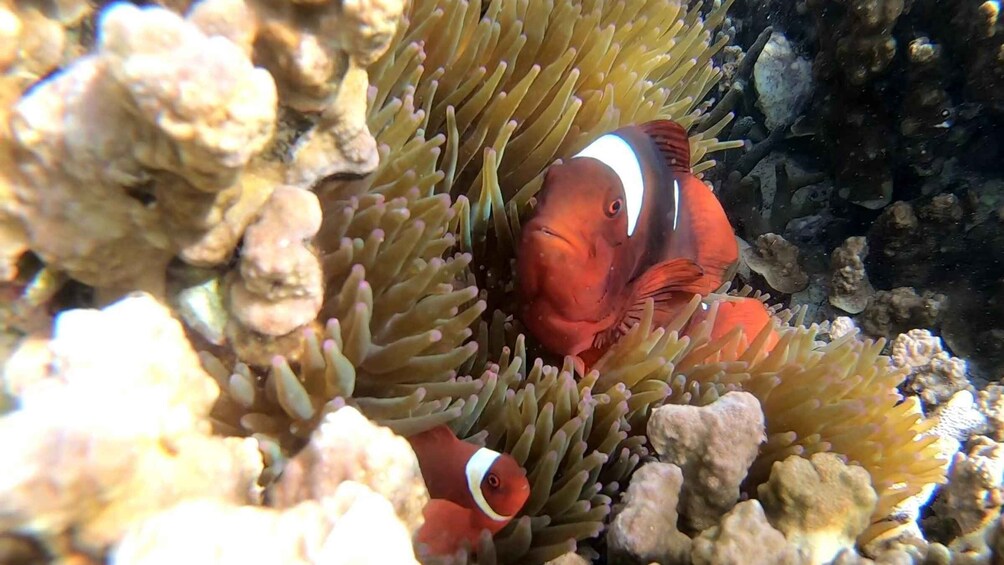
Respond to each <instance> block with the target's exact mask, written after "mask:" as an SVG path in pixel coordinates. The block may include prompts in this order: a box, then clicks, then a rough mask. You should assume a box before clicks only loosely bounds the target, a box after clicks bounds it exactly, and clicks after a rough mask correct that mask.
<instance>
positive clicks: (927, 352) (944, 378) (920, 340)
mask: <svg viewBox="0 0 1004 565" xmlns="http://www.w3.org/2000/svg"><path fill="white" fill-rule="evenodd" d="M890 362H891V363H892V365H893V366H895V367H900V368H903V369H907V370H908V371H909V373H908V374H907V377H906V382H905V386H906V390H908V391H909V392H912V393H913V394H916V395H918V396H920V398H921V400H923V401H924V405H925V406H926V407H931V406H937V405H939V404H941V403H942V402H946V401H947V400H948V399H949V398H951V397H952V396H953V395H954V394H955V393H956V392H958V391H960V390H964V389H968V390H970V391H972V390H973V386H972V385H971V384H969V380H968V378H967V375H966V361H965V360H964V359H959V358H957V357H952V355H951V354H950V353H948V352H947V351H945V350H944V348H943V347H942V344H941V339H940V338H938V337H937V336H934V335H932V334H931V332H930V331H929V330H910V331H909V332H907V333H904V334H899V335H898V336H897V337H896V339H895V340H893V342H892V354H891V355H890Z"/></svg>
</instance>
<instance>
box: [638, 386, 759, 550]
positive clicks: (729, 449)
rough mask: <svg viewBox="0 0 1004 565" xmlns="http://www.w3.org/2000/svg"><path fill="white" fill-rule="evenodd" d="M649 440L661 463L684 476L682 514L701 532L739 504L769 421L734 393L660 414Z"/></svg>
mask: <svg viewBox="0 0 1004 565" xmlns="http://www.w3.org/2000/svg"><path fill="white" fill-rule="evenodd" d="M648 438H649V441H650V442H651V443H652V447H653V448H654V449H655V451H656V453H658V454H659V459H660V460H661V461H662V462H664V463H672V464H674V465H677V466H679V467H680V468H681V469H682V470H683V477H684V483H683V491H682V492H681V495H680V505H679V507H680V514H681V515H682V516H683V519H684V523H685V524H686V525H687V527H688V528H690V529H692V530H695V531H700V530H704V529H706V528H709V527H711V526H713V525H715V524H717V523H718V520H719V519H720V518H721V517H722V515H723V514H725V513H726V512H728V511H729V510H730V509H731V508H732V506H733V505H734V504H735V503H736V501H737V500H739V486H740V484H742V482H743V479H745V478H746V472H747V470H748V469H749V466H750V464H752V463H753V460H754V459H756V456H757V454H758V451H759V448H760V444H761V443H762V442H763V441H764V440H765V439H766V437H765V434H764V415H763V412H761V411H760V403H759V402H758V401H757V399H756V397H755V396H753V395H752V394H749V393H746V392H729V393H726V394H725V395H724V396H722V397H721V398H719V399H718V400H716V401H714V402H712V403H711V404H709V405H707V406H703V407H696V406H673V405H667V406H663V407H661V408H657V409H655V410H654V411H653V412H652V416H651V418H650V419H649V421H648Z"/></svg>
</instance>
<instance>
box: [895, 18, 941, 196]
mask: <svg viewBox="0 0 1004 565" xmlns="http://www.w3.org/2000/svg"><path fill="white" fill-rule="evenodd" d="M907 58H908V61H909V62H908V66H907V79H906V80H907V84H908V87H907V90H906V92H907V94H906V98H905V100H904V101H903V109H902V117H901V118H900V120H899V133H900V135H902V136H903V153H904V155H903V156H902V159H903V160H904V161H906V162H907V163H908V164H909V166H910V167H911V169H912V170H913V171H914V172H915V173H916V174H918V175H920V176H930V175H935V174H938V173H940V172H941V171H942V169H943V167H944V161H945V156H944V154H945V153H946V149H945V147H946V144H945V143H943V142H944V140H945V139H944V138H945V137H946V134H947V133H948V131H949V128H950V127H951V126H952V121H953V113H954V112H953V108H952V100H951V98H950V96H949V94H948V92H947V91H946V90H945V87H946V86H947V78H946V77H947V76H948V72H947V71H948V69H947V64H946V62H945V57H944V49H943V48H942V46H941V45H938V44H937V43H934V42H932V41H931V39H930V38H928V37H918V38H916V39H914V40H913V41H911V42H910V45H909V48H908V49H907ZM949 147H950V145H949Z"/></svg>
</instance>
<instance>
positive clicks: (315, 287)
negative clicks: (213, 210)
mask: <svg viewBox="0 0 1004 565" xmlns="http://www.w3.org/2000/svg"><path fill="white" fill-rule="evenodd" d="M320 227H321V207H320V204H319V203H318V201H317V197H316V196H315V195H314V194H313V193H312V192H308V191H306V190H303V189H300V188H295V187H292V186H279V187H276V188H275V190H273V191H272V195H271V196H270V197H269V199H268V201H266V202H265V204H264V205H263V206H262V208H261V210H259V213H258V217H257V219H255V221H254V222H253V223H252V224H251V225H250V226H248V228H247V230H246V231H245V232H244V242H243V245H242V248H241V254H240V271H239V277H237V278H235V280H234V281H233V284H232V285H231V286H230V308H229V310H230V311H231V312H233V313H234V321H235V322H238V324H239V325H238V324H234V326H232V327H231V329H230V332H232V333H238V332H242V331H243V332H251V333H256V334H264V335H266V336H271V337H279V336H283V335H286V334H289V333H291V332H293V331H294V330H296V329H297V328H299V327H302V326H305V325H307V324H308V323H310V322H312V321H313V320H314V318H316V317H317V314H318V312H319V311H320V309H321V301H322V299H323V296H324V287H323V284H322V279H323V275H322V273H321V264H320V261H319V260H318V257H317V255H316V253H315V252H314V250H313V249H312V248H311V246H310V245H309V241H310V239H311V238H312V237H313V236H314V234H316V233H317V230H318V229H320ZM245 341H247V339H246V338H244V339H241V338H233V337H232V338H231V342H232V343H235V344H240V343H243V342H245ZM242 353H243V355H242ZM238 355H239V356H240V357H241V358H243V359H245V360H247V361H248V362H251V363H254V364H258V365H261V364H264V363H267V362H268V359H267V358H265V359H256V358H254V357H252V355H251V352H248V351H246V350H245V351H238Z"/></svg>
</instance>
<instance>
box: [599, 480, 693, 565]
mask: <svg viewBox="0 0 1004 565" xmlns="http://www.w3.org/2000/svg"><path fill="white" fill-rule="evenodd" d="M683 482H684V476H683V473H682V472H681V471H680V468H679V467H677V466H676V465H670V464H668V463H658V462H652V463H646V464H645V465H642V466H641V467H640V468H639V469H638V470H637V471H635V472H634V475H632V476H631V483H630V484H629V485H628V488H627V492H626V493H625V494H624V508H623V509H622V510H621V511H620V512H619V513H618V514H617V515H616V516H615V517H614V519H613V521H612V522H611V524H610V529H609V531H608V532H607V552H608V561H609V563H611V565H615V564H620V565H633V564H635V563H650V562H652V561H657V562H659V563H686V562H687V555H688V554H689V553H690V538H688V537H687V536H686V535H684V534H682V533H680V531H679V530H678V529H677V519H678V518H679V513H678V512H677V506H678V501H679V496H680V489H681V487H682V486H683Z"/></svg>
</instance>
